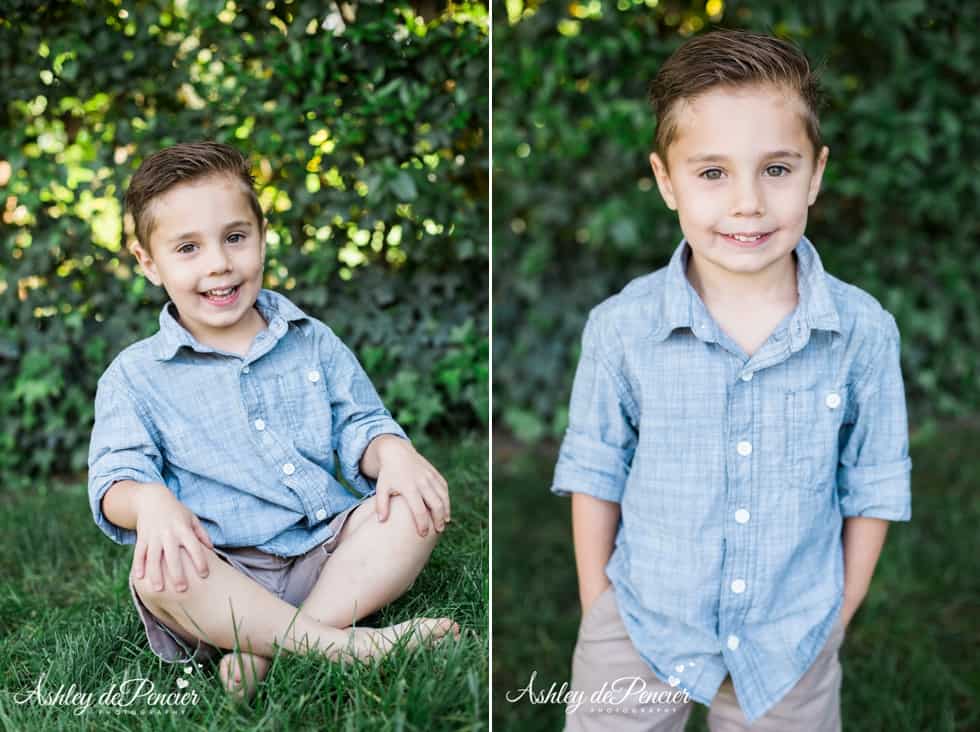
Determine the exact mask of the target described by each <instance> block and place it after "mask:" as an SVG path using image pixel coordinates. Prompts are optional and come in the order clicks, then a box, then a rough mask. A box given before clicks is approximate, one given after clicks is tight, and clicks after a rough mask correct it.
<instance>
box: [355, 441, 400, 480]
mask: <svg viewBox="0 0 980 732" xmlns="http://www.w3.org/2000/svg"><path fill="white" fill-rule="evenodd" d="M393 441H395V442H401V443H404V442H405V441H404V440H403V439H402V438H401V437H399V436H398V435H392V434H387V433H386V434H381V435H378V436H377V437H375V438H374V439H373V440H371V441H370V442H369V443H368V446H367V447H366V448H365V450H364V454H363V455H361V462H360V465H358V467H359V468H360V471H361V474H362V475H364V476H365V477H366V478H371V479H375V478H377V477H378V475H379V474H380V473H381V458H382V455H383V454H384V450H385V447H386V446H387V444H388V443H389V442H393Z"/></svg>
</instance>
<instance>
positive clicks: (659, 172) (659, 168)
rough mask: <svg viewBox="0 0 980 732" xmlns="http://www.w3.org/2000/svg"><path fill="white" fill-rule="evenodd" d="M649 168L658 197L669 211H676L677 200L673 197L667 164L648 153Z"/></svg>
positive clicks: (653, 153) (653, 154)
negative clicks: (655, 182) (658, 192)
mask: <svg viewBox="0 0 980 732" xmlns="http://www.w3.org/2000/svg"><path fill="white" fill-rule="evenodd" d="M650 168H651V169H652V170H653V175H654V177H655V178H656V179H657V188H658V189H660V196H661V197H662V198H663V199H664V203H666V204H667V208H669V209H670V210H671V211H676V210H677V199H676V198H675V197H674V187H673V186H672V185H671V184H670V175H669V174H668V173H667V164H666V163H664V161H663V159H661V157H660V156H659V155H657V153H655V152H652V153H650Z"/></svg>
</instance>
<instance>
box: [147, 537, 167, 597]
mask: <svg viewBox="0 0 980 732" xmlns="http://www.w3.org/2000/svg"><path fill="white" fill-rule="evenodd" d="M162 560H163V555H162V554H161V553H160V545H159V544H150V546H149V548H147V550H146V579H147V581H148V582H149V583H150V587H152V588H153V589H154V590H157V591H160V590H162V589H163V573H162V572H161V571H160V562H161V561H162Z"/></svg>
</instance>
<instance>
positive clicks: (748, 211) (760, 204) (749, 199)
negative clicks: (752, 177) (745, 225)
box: [732, 181, 766, 216]
mask: <svg viewBox="0 0 980 732" xmlns="http://www.w3.org/2000/svg"><path fill="white" fill-rule="evenodd" d="M765 212H766V207H765V203H764V201H763V198H762V192H761V191H760V190H759V186H758V184H757V182H756V181H745V182H742V183H740V184H738V185H737V186H736V188H735V200H734V201H732V215H733V216H762V215H763V214H764V213H765Z"/></svg>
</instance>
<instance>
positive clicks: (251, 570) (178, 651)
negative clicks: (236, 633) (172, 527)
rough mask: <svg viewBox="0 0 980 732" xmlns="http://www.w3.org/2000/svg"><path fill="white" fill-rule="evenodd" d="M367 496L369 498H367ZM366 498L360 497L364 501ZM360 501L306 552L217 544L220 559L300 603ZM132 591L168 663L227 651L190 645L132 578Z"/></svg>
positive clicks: (203, 658)
mask: <svg viewBox="0 0 980 732" xmlns="http://www.w3.org/2000/svg"><path fill="white" fill-rule="evenodd" d="M365 500H367V499H365ZM363 502H364V501H361V503H363ZM361 503H358V504H356V505H354V506H351V507H350V508H348V509H347V510H345V511H342V512H340V513H338V514H337V515H335V516H334V517H333V518H332V519H330V529H331V531H332V536H331V538H330V539H329V540H327V541H326V542H324V543H323V544H320V545H319V546H316V547H314V548H313V549H311V550H310V551H308V552H307V553H306V554H301V555H300V556H297V557H277V556H276V555H274V554H267V553H265V552H263V551H260V550H258V549H256V548H254V547H227V548H224V549H222V548H219V547H215V548H214V553H215V554H217V555H218V556H219V557H220V558H221V559H223V560H224V561H225V562H227V563H228V564H230V565H231V566H232V567H234V568H235V569H237V570H238V571H239V572H241V573H242V574H244V575H245V576H246V577H250V578H251V579H253V580H255V581H256V582H258V583H259V584H260V585H262V586H263V587H264V588H265V589H267V590H268V591H269V592H271V593H272V594H274V595H275V596H276V597H278V598H280V599H282V600H285V601H286V602H288V603H289V604H290V605H292V606H293V607H299V606H300V605H301V604H302V602H303V601H304V600H305V599H306V598H307V597H308V596H309V594H310V591H311V590H312V589H313V586H314V585H315V584H316V581H317V580H318V579H319V578H320V572H321V571H322V570H323V565H324V564H326V561H327V559H329V558H330V555H331V554H332V553H333V551H334V550H335V549H336V548H337V538H338V537H339V535H340V530H341V529H342V528H343V527H344V524H345V523H346V521H347V517H348V516H350V514H351V513H352V512H353V511H354V509H356V508H357V507H358V506H360V505H361ZM129 591H130V593H131V594H132V596H133V602H134V603H135V604H136V610H137V612H139V616H140V620H142V621H143V628H144V629H145V630H146V640H147V642H148V643H149V644H150V649H151V650H152V651H153V652H154V653H155V654H156V655H157V656H158V657H159V658H160V659H161V660H162V661H165V662H166V663H187V662H189V661H191V660H193V661H197V662H204V661H211V660H214V659H216V658H218V657H220V656H221V655H223V654H224V653H225V651H223V650H221V649H220V648H216V647H215V646H213V645H211V644H210V643H207V642H205V641H203V640H198V641H197V645H196V647H194V648H191V647H190V646H189V645H188V643H187V641H185V640H183V639H182V638H181V637H180V636H179V635H177V633H175V632H174V631H173V630H172V629H171V628H169V627H168V626H167V625H166V624H165V623H164V622H163V621H162V620H160V618H158V617H157V616H156V615H154V614H153V613H152V612H150V611H149V609H147V607H146V605H144V604H143V601H142V600H140V597H139V595H137V594H136V589H135V588H134V587H133V582H132V580H130V583H129Z"/></svg>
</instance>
